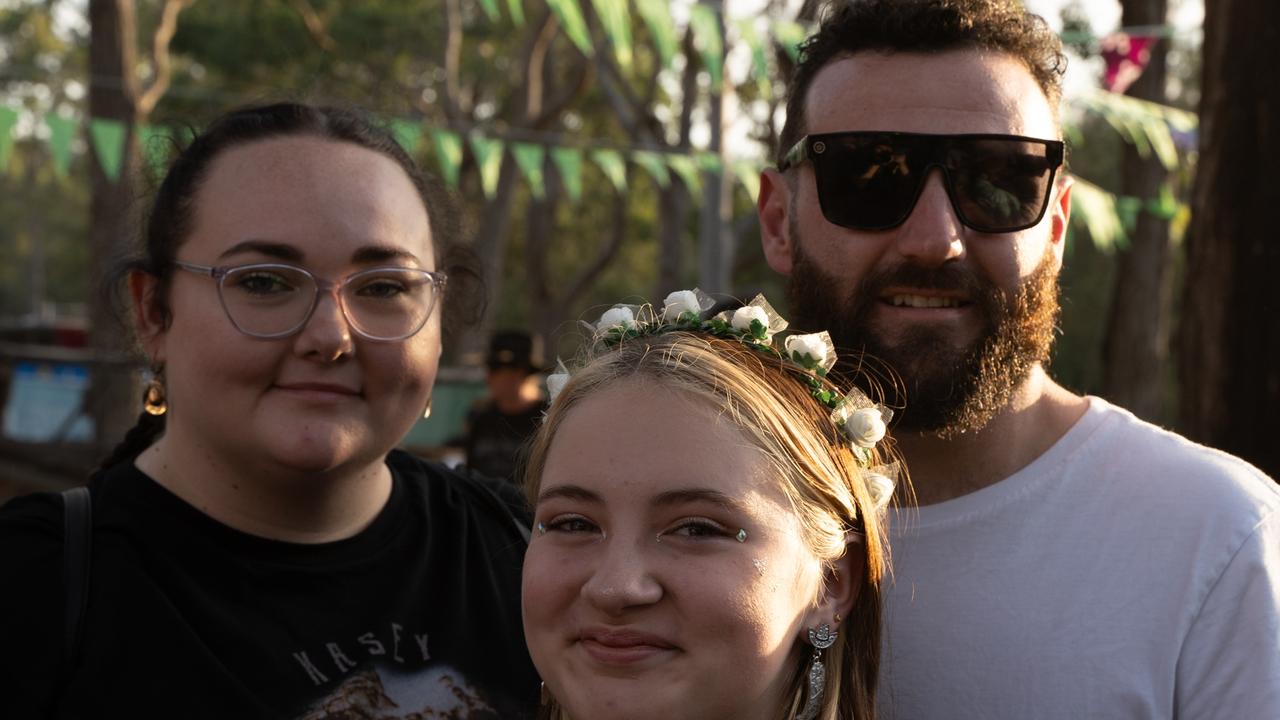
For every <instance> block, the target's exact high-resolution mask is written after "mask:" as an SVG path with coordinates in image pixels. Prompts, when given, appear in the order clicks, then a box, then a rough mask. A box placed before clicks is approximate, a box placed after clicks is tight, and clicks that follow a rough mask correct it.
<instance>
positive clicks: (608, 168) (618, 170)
mask: <svg viewBox="0 0 1280 720" xmlns="http://www.w3.org/2000/svg"><path fill="white" fill-rule="evenodd" d="M591 159H592V160H594V161H595V163H596V166H597V167H599V168H600V170H601V171H602V172H603V173H604V174H605V177H607V178H609V181H610V182H612V183H613V187H614V188H615V189H617V191H618V192H620V193H621V192H625V191H626V189H627V164H626V163H625V162H623V160H622V155H620V154H618V152H617V151H616V150H594V151H592V153H591Z"/></svg>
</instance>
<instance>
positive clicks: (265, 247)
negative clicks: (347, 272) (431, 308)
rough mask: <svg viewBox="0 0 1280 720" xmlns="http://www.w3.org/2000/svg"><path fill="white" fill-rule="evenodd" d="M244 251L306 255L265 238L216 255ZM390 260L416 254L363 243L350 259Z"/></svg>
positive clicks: (362, 261)
mask: <svg viewBox="0 0 1280 720" xmlns="http://www.w3.org/2000/svg"><path fill="white" fill-rule="evenodd" d="M244 253H257V254H259V255H267V256H268V257H273V258H276V259H278V260H287V261H289V262H296V263H300V262H302V261H303V260H304V259H306V256H305V255H304V254H303V252H302V251H301V250H299V249H298V248H296V247H294V246H293V245H289V244H287V243H278V242H270V241H267V240H245V241H243V242H238V243H236V244H235V245H232V246H231V247H229V248H227V249H226V250H224V251H223V252H222V254H221V255H219V256H218V259H219V260H223V259H225V258H228V257H231V256H233V255H241V254H244ZM392 260H403V261H409V262H413V263H415V264H416V263H417V262H418V256H417V255H414V254H413V253H411V252H409V251H408V250H404V249H402V248H398V247H395V246H392V245H365V246H364V247H361V248H359V249H357V250H356V251H355V252H354V253H352V255H351V261H352V262H354V263H358V264H362V265H363V264H370V263H381V262H389V261H392Z"/></svg>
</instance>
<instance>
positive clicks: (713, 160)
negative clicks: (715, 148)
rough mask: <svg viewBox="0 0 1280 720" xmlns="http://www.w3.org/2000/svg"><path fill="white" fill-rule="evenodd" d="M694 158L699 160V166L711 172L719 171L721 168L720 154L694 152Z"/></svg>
mask: <svg viewBox="0 0 1280 720" xmlns="http://www.w3.org/2000/svg"><path fill="white" fill-rule="evenodd" d="M694 159H695V160H697V162H698V167H700V168H702V169H703V170H706V171H707V172H709V173H719V172H720V170H721V165H720V156H719V155H717V154H715V153H710V152H700V153H694Z"/></svg>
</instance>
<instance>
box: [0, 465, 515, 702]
mask: <svg viewBox="0 0 1280 720" xmlns="http://www.w3.org/2000/svg"><path fill="white" fill-rule="evenodd" d="M387 463H388V465H389V466H390V467H391V469H392V476H393V478H394V484H393V489H392V493H391V498H390V501H389V502H388V503H387V505H386V507H385V508H384V509H383V510H382V512H381V513H380V514H379V515H378V517H377V518H376V519H375V520H374V521H373V523H372V524H371V525H370V526H369V527H368V528H366V529H365V530H364V531H362V532H361V533H359V534H358V535H356V536H354V537H351V538H348V539H345V540H340V541H337V542H331V543H323V544H319V545H301V544H294V543H286V542H280V541H274V540H267V539H264V538H260V537H256V536H252V535H248V534H245V533H243V532H240V531H237V530H235V529H232V528H230V527H228V526H226V525H223V524H221V523H219V522H217V521H216V520H214V519H212V518H210V517H209V516H207V515H205V514H203V513H201V512H200V511H199V510H197V509H195V508H194V507H192V506H191V505H188V504H187V503H186V502H184V501H183V500H181V499H179V498H178V497H177V496H175V495H173V494H172V493H170V492H169V491H168V490H166V489H165V488H163V487H162V486H160V485H159V484H157V483H156V482H154V481H153V480H151V479H150V478H149V477H147V476H146V475H144V474H143V473H142V472H140V471H139V470H138V469H137V468H136V467H134V466H133V464H132V463H126V464H123V465H120V466H116V467H114V468H112V469H110V470H108V471H107V472H105V473H102V474H99V475H98V476H96V477H95V478H94V479H93V480H92V481H91V483H90V491H91V493H92V497H93V565H92V572H91V576H90V581H89V595H88V609H87V611H86V614H85V616H84V636H83V645H82V648H81V653H80V662H79V665H78V667H77V668H75V669H74V670H73V671H72V672H71V673H70V675H69V677H59V673H58V662H59V658H60V653H61V652H62V624H63V616H64V615H63V612H64V610H63V590H62V546H63V541H62V531H63V521H62V502H61V499H60V498H59V497H58V496H56V495H52V494H44V495H33V496H29V497H25V498H19V499H16V500H14V501H12V502H10V503H9V504H8V505H6V506H5V507H4V508H3V509H0V718H6V719H9V718H14V719H17V718H40V717H48V716H51V715H52V716H57V717H130V718H151V717H163V718H236V719H237V720H239V719H241V718H272V719H292V718H307V719H308V720H319V719H320V718H401V717H448V718H471V719H473V720H478V719H483V720H489V719H491V718H502V719H504V720H505V719H506V718H521V717H530V716H532V713H533V710H534V708H535V707H536V704H537V697H538V679H537V675H536V672H535V670H534V668H533V664H532V663H531V661H530V660H529V656H528V652H527V651H526V649H525V646H524V634H523V631H522V628H521V623H520V565H521V562H522V559H523V555H524V549H525V545H526V540H525V537H524V536H523V535H522V533H521V528H520V526H519V525H518V524H517V517H519V518H520V519H519V522H520V523H527V519H528V518H527V516H526V511H525V510H524V504H523V501H522V499H521V498H520V497H519V496H518V494H517V493H516V492H515V491H514V488H512V487H511V486H509V485H505V484H502V483H497V482H493V483H488V482H485V481H481V480H478V479H472V478H466V477H462V476H459V475H457V474H455V473H453V472H451V471H449V470H448V469H446V468H443V467H440V466H437V465H432V464H428V463H425V462H422V461H420V460H418V459H417V458H414V457H412V456H410V455H408V454H406V453H403V452H399V451H395V452H392V453H391V454H390V455H389V456H388V458H387ZM482 483H483V484H482ZM58 693H60V694H62V695H63V698H62V701H61V702H60V703H53V702H52V700H51V699H52V697H53V696H54V695H55V694H58ZM54 704H56V705H57V709H56V711H55V710H54V708H53V705H54Z"/></svg>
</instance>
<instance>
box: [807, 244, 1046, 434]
mask: <svg viewBox="0 0 1280 720" xmlns="http://www.w3.org/2000/svg"><path fill="white" fill-rule="evenodd" d="M794 230H795V228H793V233H794ZM792 237H793V238H796V237H798V235H796V234H793V235H792ZM792 260H793V264H792V271H791V277H790V279H789V280H788V282H787V298H788V300H789V302H790V305H791V314H792V316H793V317H794V318H795V320H796V322H795V325H796V326H797V327H802V328H806V329H807V330H808V331H813V332H816V331H819V330H823V329H825V330H827V331H828V332H829V333H830V334H831V339H832V342H833V343H834V344H835V346H836V350H837V352H838V353H840V360H839V362H838V364H837V366H836V368H835V371H834V372H836V373H837V374H838V375H839V376H840V377H843V378H844V379H845V380H846V381H854V382H859V381H862V382H861V383H860V384H866V383H865V380H871V381H872V382H873V383H875V384H876V385H879V386H880V387H879V388H878V389H879V390H880V391H882V392H883V395H884V403H885V404H886V405H888V406H889V407H893V408H900V410H899V414H898V421H897V423H896V428H895V429H896V430H898V431H904V432H913V433H932V434H935V435H937V436H938V437H941V438H944V439H946V438H952V437H955V436H957V435H960V434H962V433H966V432H973V431H977V430H981V429H982V428H984V427H986V425H987V423H988V422H990V421H991V419H992V418H993V417H995V416H996V414H997V413H999V412H1000V411H1001V410H1002V409H1004V408H1005V407H1006V406H1008V404H1009V401H1010V399H1011V398H1012V396H1013V394H1014V392H1015V391H1016V390H1017V389H1018V388H1019V387H1020V386H1021V385H1022V384H1023V382H1024V381H1026V379H1027V378H1028V377H1029V376H1030V374H1031V371H1032V369H1034V368H1035V367H1036V366H1037V365H1038V364H1047V363H1048V361H1049V349H1050V347H1051V346H1052V344H1053V333H1054V329H1055V327H1056V326H1057V317H1058V310H1059V307H1058V274H1057V271H1056V269H1055V267H1054V257H1053V252H1052V250H1051V249H1050V250H1046V252H1045V256H1044V258H1043V259H1042V260H1041V261H1040V263H1039V265H1037V266H1036V269H1035V270H1034V271H1033V272H1032V273H1031V275H1030V276H1029V277H1028V278H1027V279H1026V280H1024V281H1023V282H1022V284H1021V285H1020V286H1019V287H1018V288H1017V290H1016V291H1015V292H1014V293H1013V294H1012V296H1009V295H1008V294H1006V293H1005V292H1004V291H1002V290H1001V289H1000V288H999V287H997V286H996V285H995V284H993V283H992V282H991V281H989V280H987V279H985V278H981V277H978V276H977V275H976V274H974V272H973V271H972V270H969V269H966V268H963V267H960V266H956V265H943V266H941V267H936V268H926V267H921V266H918V265H910V264H906V263H903V264H901V265H898V266H896V267H892V268H886V269H884V270H881V271H879V272H877V273H875V274H872V275H870V276H868V277H867V278H866V279H865V280H863V281H862V282H861V283H860V284H859V286H858V287H856V288H854V289H853V291H852V292H850V293H849V296H847V297H841V296H840V294H839V291H838V290H837V287H838V282H837V279H836V277H834V276H833V275H831V274H829V273H827V272H826V270H825V269H823V268H821V267H819V266H818V264H817V263H815V262H814V261H813V260H812V259H811V258H809V256H807V255H805V254H804V252H803V251H802V250H801V249H800V245H799V243H797V244H796V246H795V250H794V252H793V256H792ZM889 287H911V288H919V289H922V290H923V289H935V290H945V291H959V292H962V293H964V295H965V297H967V298H969V300H970V301H971V302H972V303H973V304H974V305H975V306H976V309H977V310H978V312H979V315H980V318H981V320H982V328H981V330H980V331H979V333H978V337H976V338H975V339H974V340H973V341H972V342H970V343H969V344H968V345H966V346H964V347H958V348H957V347H955V346H954V345H953V344H952V343H951V342H950V340H949V339H948V338H947V337H946V336H945V335H944V334H942V333H940V332H938V331H937V329H936V328H933V327H930V326H927V325H921V326H917V327H909V328H905V329H904V331H903V332H902V333H900V334H899V336H898V338H897V339H896V341H894V342H892V343H890V342H889V341H888V340H887V339H886V335H887V333H884V332H883V329H881V331H880V332H878V331H877V328H875V327H873V324H872V322H871V315H872V312H873V311H874V310H875V307H876V304H877V303H879V302H880V297H881V295H882V294H883V293H884V291H885V289H886V288H889ZM879 363H883V364H884V365H887V366H888V367H887V370H888V373H887V379H888V382H876V376H877V375H879V374H880V373H877V372H876V371H875V368H876V366H877V364H879ZM895 379H896V380H897V381H896V382H895V381H894V380H895ZM864 390H867V391H869V392H871V393H874V392H875V391H876V390H877V388H874V387H872V388H864ZM872 397H875V394H872Z"/></svg>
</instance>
